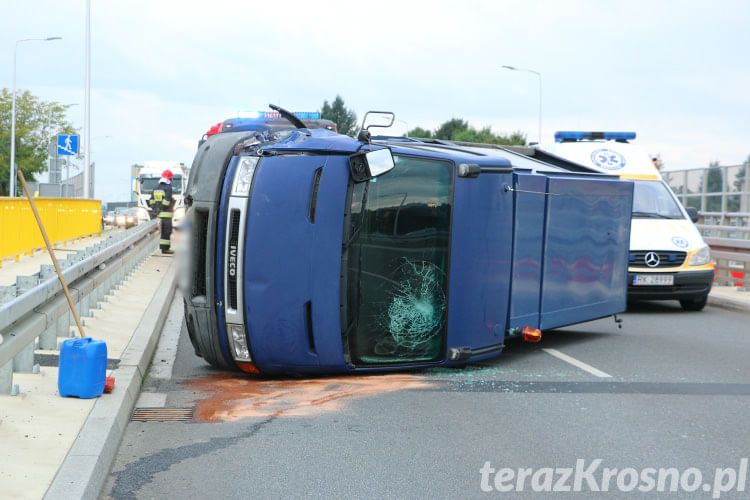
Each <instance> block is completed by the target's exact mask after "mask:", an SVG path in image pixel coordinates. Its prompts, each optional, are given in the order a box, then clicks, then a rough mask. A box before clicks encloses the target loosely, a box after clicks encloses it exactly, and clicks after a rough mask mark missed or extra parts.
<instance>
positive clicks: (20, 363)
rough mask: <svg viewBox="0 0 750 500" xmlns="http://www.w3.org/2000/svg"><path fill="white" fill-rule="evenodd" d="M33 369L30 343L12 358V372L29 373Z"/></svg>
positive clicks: (31, 345) (32, 346)
mask: <svg viewBox="0 0 750 500" xmlns="http://www.w3.org/2000/svg"><path fill="white" fill-rule="evenodd" d="M33 367H34V343H33V342H31V343H29V345H27V346H26V347H24V348H23V349H21V351H19V352H18V354H16V355H15V356H14V357H13V371H14V372H30V371H31V369H32V368H33Z"/></svg>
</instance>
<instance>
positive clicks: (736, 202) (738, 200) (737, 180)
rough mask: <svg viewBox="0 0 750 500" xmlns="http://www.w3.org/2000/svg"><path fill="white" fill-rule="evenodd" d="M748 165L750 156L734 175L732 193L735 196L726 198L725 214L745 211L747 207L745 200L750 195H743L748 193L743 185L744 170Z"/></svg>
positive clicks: (746, 200)
mask: <svg viewBox="0 0 750 500" xmlns="http://www.w3.org/2000/svg"><path fill="white" fill-rule="evenodd" d="M748 164H750V156H748V157H747V160H745V161H744V162H743V163H742V168H740V169H738V170H737V173H736V174H735V175H734V180H733V181H732V186H734V192H735V193H737V194H732V195H730V196H728V197H727V212H745V211H747V206H748V199H747V198H748V197H750V195H748V194H743V193H747V191H748V187H747V186H746V185H745V168H746V167H747V165H748ZM743 199H744V207H743ZM743 208H744V209H743Z"/></svg>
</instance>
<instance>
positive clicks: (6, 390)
mask: <svg viewBox="0 0 750 500" xmlns="http://www.w3.org/2000/svg"><path fill="white" fill-rule="evenodd" d="M12 387H13V363H10V362H9V363H5V366H0V394H10V390H11V388H12Z"/></svg>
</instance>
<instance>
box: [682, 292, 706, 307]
mask: <svg viewBox="0 0 750 500" xmlns="http://www.w3.org/2000/svg"><path fill="white" fill-rule="evenodd" d="M707 301H708V295H704V296H703V297H699V298H697V299H686V300H681V301H680V305H681V306H682V308H683V309H684V310H686V311H701V310H703V308H704V307H706V302H707Z"/></svg>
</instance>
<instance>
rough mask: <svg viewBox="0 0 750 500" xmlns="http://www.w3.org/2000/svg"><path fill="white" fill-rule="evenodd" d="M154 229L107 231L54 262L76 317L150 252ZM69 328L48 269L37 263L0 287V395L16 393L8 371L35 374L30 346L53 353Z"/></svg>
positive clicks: (68, 316) (67, 314)
mask: <svg viewBox="0 0 750 500" xmlns="http://www.w3.org/2000/svg"><path fill="white" fill-rule="evenodd" d="M156 228H157V222H156V221H150V222H148V223H146V224H141V225H139V226H136V227H135V228H132V229H129V230H127V231H123V232H116V233H112V234H110V235H108V236H107V238H106V239H105V240H104V241H102V242H101V243H98V244H96V245H93V246H91V247H89V248H87V249H86V250H82V251H78V252H76V253H74V254H71V255H68V257H67V258H66V259H64V260H60V261H59V264H60V267H61V269H62V273H63V277H64V278H65V281H66V282H67V283H68V288H69V290H70V293H71V296H72V298H73V302H74V303H75V307H76V311H77V312H78V315H79V316H87V315H88V314H89V311H90V310H91V309H93V308H95V307H96V306H97V302H101V301H103V300H105V295H107V294H109V293H110V291H111V290H113V289H115V288H117V287H119V284H120V283H121V282H122V281H123V280H124V279H126V277H127V275H128V274H130V272H131V271H132V270H133V269H134V268H135V266H137V265H138V264H139V263H140V262H141V261H143V260H144V259H146V258H147V257H148V256H149V255H150V254H151V253H152V252H153V251H154V250H155V249H156V247H157V246H158V239H157V232H156ZM74 324H75V323H74V322H73V318H72V314H71V313H70V310H69V306H68V303H67V300H66V299H65V295H64V294H63V293H62V285H61V284H60V281H59V280H58V278H57V274H56V273H55V270H54V266H52V265H43V266H41V268H40V270H39V272H38V273H35V274H33V275H30V276H17V277H16V284H15V285H10V286H0V394H13V393H14V392H17V391H18V388H17V386H14V384H13V373H14V372H32V373H33V372H38V370H39V367H38V365H34V348H35V346H37V345H38V346H39V348H40V349H51V350H59V346H58V344H57V338H58V337H70V336H73V335H74V334H75V332H73V333H71V329H70V327H71V326H72V325H74Z"/></svg>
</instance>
